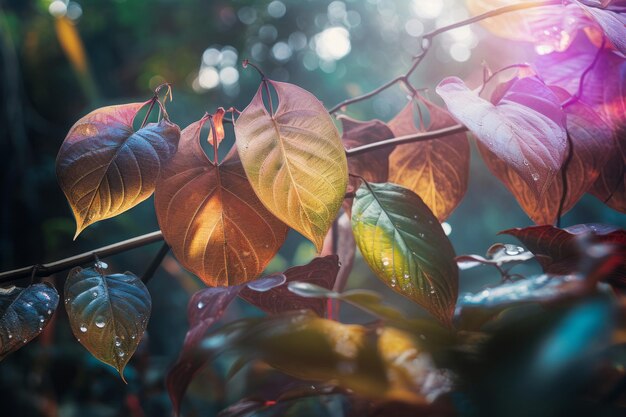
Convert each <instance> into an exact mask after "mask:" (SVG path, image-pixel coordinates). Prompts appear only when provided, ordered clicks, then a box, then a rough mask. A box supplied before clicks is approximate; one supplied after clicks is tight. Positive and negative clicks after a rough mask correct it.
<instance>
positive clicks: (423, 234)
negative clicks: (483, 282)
mask: <svg viewBox="0 0 626 417" xmlns="http://www.w3.org/2000/svg"><path fill="white" fill-rule="evenodd" d="M352 230H353V231H354V237H355V239H356V242H357V245H358V247H359V250H360V251H361V254H362V255H363V258H365V261H366V262H367V264H368V265H369V266H370V268H371V269H372V270H373V271H374V272H375V273H376V275H377V276H378V277H379V278H380V279H381V280H382V281H383V282H384V283H385V284H387V285H388V286H390V287H391V289H393V290H394V291H396V292H398V293H400V294H402V295H404V296H405V297H408V298H410V299H411V300H413V301H415V302H417V303H418V304H420V305H421V306H422V307H424V308H425V309H427V310H428V311H429V312H430V313H431V314H433V316H435V317H436V318H437V319H438V320H440V321H441V322H442V323H444V324H447V325H449V324H450V321H451V319H452V314H453V313H454V303H455V302H456V296H457V291H458V269H457V266H456V263H455V262H454V256H455V255H454V249H453V248H452V245H451V244H450V241H449V240H448V238H447V237H446V236H445V234H444V233H443V230H442V229H441V226H440V225H439V222H438V221H437V219H436V218H435V216H434V215H433V214H432V212H431V211H430V210H429V209H428V207H427V206H426V205H425V204H424V202H423V201H422V200H421V199H420V198H419V196H418V195H417V194H415V193H414V192H412V191H410V190H407V189H406V188H403V187H400V186H399V185H395V184H368V183H365V184H363V185H362V186H361V187H360V188H359V190H358V191H357V194H356V198H355V200H354V206H353V211H352Z"/></svg>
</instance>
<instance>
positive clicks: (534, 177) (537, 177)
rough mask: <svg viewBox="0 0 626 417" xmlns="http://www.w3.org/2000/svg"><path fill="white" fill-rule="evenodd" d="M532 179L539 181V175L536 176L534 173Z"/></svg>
mask: <svg viewBox="0 0 626 417" xmlns="http://www.w3.org/2000/svg"><path fill="white" fill-rule="evenodd" d="M532 177H533V181H539V174H537V173H536V172H535V173H534V174H533V175H532Z"/></svg>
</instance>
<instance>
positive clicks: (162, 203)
mask: <svg viewBox="0 0 626 417" xmlns="http://www.w3.org/2000/svg"><path fill="white" fill-rule="evenodd" d="M208 117H209V116H205V117H204V118H202V119H201V120H199V121H197V122H195V123H193V124H191V125H190V126H188V127H187V128H186V129H185V130H183V132H182V134H181V140H180V145H179V148H178V152H177V153H176V155H175V156H174V157H173V158H172V159H171V160H170V161H169V163H168V164H167V165H166V166H165V167H164V170H163V174H162V175H161V177H160V178H159V181H158V183H157V187H156V192H155V207H156V213H157V218H158V220H159V225H160V226H161V230H162V231H163V236H164V237H165V240H166V241H167V243H168V244H169V245H170V246H171V247H172V250H173V252H174V255H175V256H176V258H177V259H178V260H179V261H180V263H181V264H182V265H183V266H184V267H185V268H187V269H188V270H190V271H191V272H193V273H194V274H196V275H198V276H199V277H200V278H201V279H202V280H203V281H204V282H205V283H206V284H207V285H210V286H218V285H221V286H225V285H235V284H241V283H244V282H247V281H250V280H252V279H254V278H256V277H258V276H259V275H260V274H261V272H262V271H263V269H265V266H266V265H267V264H268V263H269V261H270V260H271V259H272V258H273V257H274V255H275V254H276V252H278V249H279V248H280V246H281V245H282V243H283V242H284V240H285V237H286V235H287V230H288V228H287V227H286V226H285V225H284V224H283V223H281V222H280V221H279V220H278V219H276V218H275V217H274V216H273V215H272V214H271V213H270V212H269V211H267V209H265V207H264V206H263V204H261V202H260V201H259V199H258V198H257V197H256V195H255V194H254V191H253V190H252V187H251V186H250V183H249V182H248V179H247V178H246V175H245V173H244V170H243V167H242V166H241V161H240V160H239V158H238V156H237V152H230V153H229V155H228V156H227V157H226V158H225V159H224V161H222V162H221V163H220V164H218V165H217V164H213V163H212V162H211V161H210V160H209V158H207V156H206V154H205V153H204V151H203V150H202V147H201V146H200V131H201V129H202V126H203V125H204V123H206V122H207V120H208Z"/></svg>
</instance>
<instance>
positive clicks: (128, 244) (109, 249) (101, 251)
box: [0, 230, 163, 284]
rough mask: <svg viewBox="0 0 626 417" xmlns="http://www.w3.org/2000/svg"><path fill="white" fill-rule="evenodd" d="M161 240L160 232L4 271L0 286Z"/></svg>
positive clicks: (66, 268)
mask: <svg viewBox="0 0 626 417" xmlns="http://www.w3.org/2000/svg"><path fill="white" fill-rule="evenodd" d="M161 240H163V235H162V234H161V231H160V230H157V231H155V232H152V233H147V234H145V235H141V236H137V237H134V238H131V239H127V240H123V241H121V242H117V243H113V244H112V245H108V246H103V247H101V248H98V249H95V250H90V251H88V252H83V253H81V254H78V255H74V256H71V257H69V258H64V259H59V260H58V261H53V262H50V263H47V264H42V265H39V264H37V265H30V266H25V267H23V268H18V269H14V270H12V271H6V272H2V273H0V284H4V283H7V282H11V281H15V280H18V279H20V278H25V277H28V276H30V275H31V274H32V276H33V278H34V277H46V276H49V275H52V274H55V273H57V272H62V271H66V270H68V269H70V268H73V267H75V266H80V265H83V264H85V263H87V262H92V261H93V259H94V253H97V254H98V256H99V257H101V258H106V257H107V256H112V255H116V254H118V253H122V252H126V251H128V250H131V249H135V248H139V247H142V246H145V245H149V244H151V243H154V242H158V241H161Z"/></svg>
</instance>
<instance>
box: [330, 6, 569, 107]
mask: <svg viewBox="0 0 626 417" xmlns="http://www.w3.org/2000/svg"><path fill="white" fill-rule="evenodd" d="M557 4H562V0H543V1H527V2H522V3H517V4H511V5H508V6H504V7H499V8H497V9H494V10H491V11H488V12H486V13H483V14H480V15H478V16H474V17H471V18H469V19H465V20H462V21H460V22H456V23H453V24H451V25H448V26H443V27H440V28H437V29H435V30H433V31H431V32H428V33H426V34H425V35H424V36H422V44H421V47H422V51H421V52H420V53H419V54H418V55H416V56H415V57H414V58H413V63H412V64H411V67H409V69H408V70H407V71H406V72H405V73H404V74H402V75H399V76H397V77H395V78H394V79H392V80H390V81H387V82H386V83H385V84H383V85H381V86H380V87H378V88H376V89H374V90H372V91H370V92H369V93H365V94H363V95H360V96H357V97H353V98H350V99H346V100H344V101H342V102H341V103H339V104H337V105H335V106H333V107H332V108H331V109H330V110H328V112H329V113H330V114H334V113H337V112H338V111H339V110H341V109H342V108H343V107H345V106H348V105H350V104H354V103H358V102H359V101H363V100H367V99H368V98H370V97H373V96H375V95H377V94H379V93H381V92H382V91H384V90H386V89H388V88H389V87H392V86H394V85H396V84H397V83H399V82H402V83H404V84H405V85H410V86H411V87H413V86H412V85H411V84H410V83H409V77H410V76H411V74H412V73H413V72H414V71H415V70H416V69H417V67H418V66H419V64H420V63H421V62H422V61H423V60H424V58H425V57H426V54H427V53H428V51H429V50H430V47H431V45H432V40H433V38H434V37H436V36H438V35H440V34H442V33H444V32H448V31H450V30H453V29H457V28H460V27H463V26H467V25H470V24H472V23H476V22H479V21H481V20H484V19H488V18H490V17H495V16H498V15H501V14H505V13H511V12H515V11H519V10H524V9H531V8H535V7H544V6H552V5H557Z"/></svg>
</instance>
